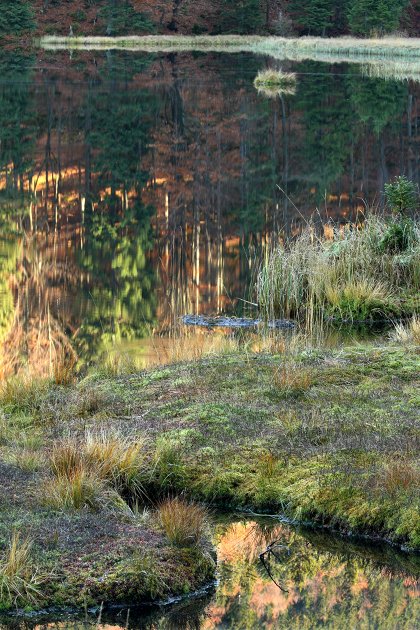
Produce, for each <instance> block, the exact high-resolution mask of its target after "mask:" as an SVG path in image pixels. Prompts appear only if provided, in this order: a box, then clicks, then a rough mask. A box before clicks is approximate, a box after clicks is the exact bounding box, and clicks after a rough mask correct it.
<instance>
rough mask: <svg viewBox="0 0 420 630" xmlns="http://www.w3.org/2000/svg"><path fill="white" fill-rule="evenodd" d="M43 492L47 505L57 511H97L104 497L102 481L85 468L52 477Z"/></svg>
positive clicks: (44, 486) (45, 484)
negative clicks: (87, 509) (86, 508)
mask: <svg viewBox="0 0 420 630" xmlns="http://www.w3.org/2000/svg"><path fill="white" fill-rule="evenodd" d="M42 490H43V496H44V502H45V503H46V505H48V506H50V507H52V508H54V509H57V510H68V509H74V510H80V509H82V508H84V507H88V508H91V509H97V508H98V507H99V505H100V504H101V500H102V499H103V497H104V485H103V483H102V481H101V479H100V478H98V477H97V476H95V475H94V474H93V473H92V472H91V471H89V470H86V469H85V468H80V469H75V470H74V471H72V472H71V473H69V474H67V475H61V476H54V477H50V478H49V479H48V480H47V481H46V482H45V483H44V485H43V488H42Z"/></svg>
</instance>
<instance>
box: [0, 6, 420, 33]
mask: <svg viewBox="0 0 420 630" xmlns="http://www.w3.org/2000/svg"><path fill="white" fill-rule="evenodd" d="M25 32H29V33H30V32H34V33H36V34H37V35H53V34H61V35H68V34H69V33H73V34H74V35H109V36H114V35H126V34H138V35H145V34H153V33H156V34H168V33H179V34H196V35H200V34H208V33H210V34H221V33H223V34H230V33H232V34H244V35H246V34H250V33H253V34H271V35H279V36H289V35H318V36H319V35H321V36H337V35H346V34H351V35H357V36H381V35H384V34H387V33H395V32H399V33H402V34H404V35H409V36H414V35H419V34H420V0H212V1H211V2H208V0H2V6H1V12H0V37H2V38H4V37H8V36H11V35H21V34H22V33H25Z"/></svg>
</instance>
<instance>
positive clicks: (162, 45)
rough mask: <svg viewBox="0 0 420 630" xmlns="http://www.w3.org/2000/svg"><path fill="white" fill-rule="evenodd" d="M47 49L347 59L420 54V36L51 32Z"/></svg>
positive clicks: (44, 44)
mask: <svg viewBox="0 0 420 630" xmlns="http://www.w3.org/2000/svg"><path fill="white" fill-rule="evenodd" d="M39 43H40V46H41V47H43V48H46V49H60V48H91V49H94V48H98V49H110V48H111V49H112V48H127V49H133V50H144V51H149V50H152V51H162V52H170V51H173V50H179V51H189V50H196V51H204V52H211V51H216V52H217V51H221V52H253V53H256V54H263V55H270V56H273V57H276V58H284V59H304V58H308V56H309V57H311V56H312V55H313V54H317V53H320V54H332V55H334V54H336V55H342V57H343V59H346V58H352V57H357V58H358V59H357V60H358V61H359V62H360V61H361V58H363V57H367V58H371V57H377V58H386V59H389V58H395V57H404V58H405V57H407V58H410V57H412V58H415V59H418V58H420V38H414V37H413V38H411V37H381V38H371V39H362V38H356V37H329V38H327V37H262V36H259V35H249V36H241V35H196V36H187V35H145V36H142V37H138V36H123V37H61V36H55V35H48V36H45V37H42V38H41V39H40V42H39Z"/></svg>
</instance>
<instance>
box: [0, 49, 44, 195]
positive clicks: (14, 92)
mask: <svg viewBox="0 0 420 630" xmlns="http://www.w3.org/2000/svg"><path fill="white" fill-rule="evenodd" d="M33 64H34V59H33V57H30V56H26V55H24V54H20V53H19V52H16V51H14V52H13V53H9V52H1V53H0V76H1V84H0V173H1V174H2V175H3V176H4V177H5V179H6V188H5V191H4V193H3V194H4V195H6V196H7V197H9V198H11V197H16V196H21V195H22V194H23V190H24V178H25V176H27V175H28V172H30V171H31V166H32V153H33V150H34V145H35V136H36V127H35V125H34V120H35V108H34V102H33V96H32V94H31V89H30V78H31V69H32V66H33Z"/></svg>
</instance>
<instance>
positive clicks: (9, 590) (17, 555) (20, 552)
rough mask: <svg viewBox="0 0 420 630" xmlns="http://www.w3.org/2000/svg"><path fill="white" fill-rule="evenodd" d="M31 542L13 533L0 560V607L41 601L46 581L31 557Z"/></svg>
mask: <svg viewBox="0 0 420 630" xmlns="http://www.w3.org/2000/svg"><path fill="white" fill-rule="evenodd" d="M31 548H32V545H31V542H30V541H29V540H28V539H25V540H21V538H20V535H19V533H17V532H14V533H13V534H12V537H11V539H10V543H9V547H8V549H7V551H6V553H5V554H4V555H3V557H2V558H0V605H5V606H10V605H15V606H17V605H28V604H29V605H30V604H35V603H36V602H38V601H39V600H40V599H41V591H40V586H41V585H42V584H43V583H44V582H45V581H46V577H45V576H42V575H41V574H40V573H39V571H38V569H37V567H36V566H35V565H34V563H33V560H32V557H31Z"/></svg>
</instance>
